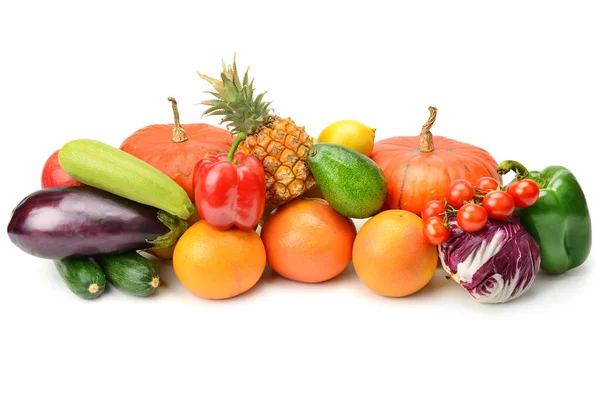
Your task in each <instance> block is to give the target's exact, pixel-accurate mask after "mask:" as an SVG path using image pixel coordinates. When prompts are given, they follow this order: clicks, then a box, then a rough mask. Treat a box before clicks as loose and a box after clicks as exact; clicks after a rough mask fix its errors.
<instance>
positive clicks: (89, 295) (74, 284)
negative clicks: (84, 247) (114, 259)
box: [54, 258, 106, 300]
mask: <svg viewBox="0 0 600 400" xmlns="http://www.w3.org/2000/svg"><path fill="white" fill-rule="evenodd" d="M54 265H56V269H57V270H58V273H59V274H60V276H61V277H62V278H63V281H64V282H65V283H66V284H67V286H68V287H69V289H71V291H72V292H73V293H75V294H76V295H77V296H79V297H81V298H82V299H88V300H90V299H95V298H96V297H98V296H100V295H101V294H102V293H103V292H104V288H105V287H106V275H105V274H104V271H102V268H100V266H99V265H98V264H96V263H95V262H94V260H92V259H90V258H77V259H71V260H55V261H54Z"/></svg>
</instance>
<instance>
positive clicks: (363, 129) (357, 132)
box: [317, 119, 375, 157]
mask: <svg viewBox="0 0 600 400" xmlns="http://www.w3.org/2000/svg"><path fill="white" fill-rule="evenodd" d="M317 141H318V142H319V143H334V144H339V145H340V146H344V147H348V148H350V149H352V150H356V151H358V152H359V153H363V154H364V155H366V156H367V157H369V156H370V155H371V153H372V152H373V146H374V143H375V129H373V128H369V127H368V126H366V125H365V124H363V123H362V122H359V121H355V120H351V119H345V120H341V121H337V122H334V123H333V124H331V125H329V126H328V127H326V128H325V129H323V131H322V132H321V133H320V134H319V137H318V139H317Z"/></svg>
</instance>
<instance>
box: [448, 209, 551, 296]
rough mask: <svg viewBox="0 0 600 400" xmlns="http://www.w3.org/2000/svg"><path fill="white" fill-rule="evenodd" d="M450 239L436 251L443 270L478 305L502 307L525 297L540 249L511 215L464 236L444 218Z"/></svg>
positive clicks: (534, 274) (536, 266) (537, 265)
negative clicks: (479, 303)
mask: <svg viewBox="0 0 600 400" xmlns="http://www.w3.org/2000/svg"><path fill="white" fill-rule="evenodd" d="M448 222H449V225H450V233H451V234H450V239H448V241H447V242H446V243H444V244H442V245H440V246H438V251H439V254H440V260H441V262H442V266H443V267H444V270H445V271H446V272H447V273H448V274H450V276H451V277H452V278H453V279H454V280H455V281H456V282H458V283H459V284H460V285H461V286H462V287H463V288H464V289H465V290H466V291H467V292H468V293H469V294H470V295H471V297H473V299H475V300H476V301H478V302H481V303H504V302H507V301H510V300H513V299H516V298H517V297H519V296H521V295H522V294H523V293H525V292H526V291H527V290H528V289H529V288H530V287H531V284H532V283H533V280H534V278H535V276H536V274H537V272H538V271H539V269H540V249H539V246H538V244H537V242H536V241H535V239H533V237H532V236H531V235H530V234H529V233H528V232H527V231H526V230H525V228H523V226H522V225H521V224H520V223H519V217H517V216H516V215H512V216H510V217H509V218H507V219H505V220H502V221H499V220H493V219H490V220H489V221H488V223H487V224H486V226H485V228H483V229H482V230H481V231H478V232H473V233H469V232H465V231H463V230H462V229H461V228H460V227H459V226H458V224H457V223H456V218H455V217H454V216H452V217H449V218H448Z"/></svg>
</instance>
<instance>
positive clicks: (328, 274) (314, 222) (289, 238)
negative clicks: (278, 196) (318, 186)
mask: <svg viewBox="0 0 600 400" xmlns="http://www.w3.org/2000/svg"><path fill="white" fill-rule="evenodd" d="M261 237H262V239H263V242H264V244H265V248H266V250H267V263H268V264H269V265H270V266H271V268H273V270H274V271H275V272H277V273H278V274H279V275H281V276H284V277H286V278H288V279H292V280H295V281H300V282H307V283H315V282H323V281H326V280H328V279H331V278H334V277H336V276H337V275H339V274H340V273H342V271H343V270H344V269H345V268H346V267H347V266H348V264H349V263H350V260H352V243H353V242H354V238H355V237H356V227H355V226H354V223H353V222H352V220H351V219H349V218H347V217H344V216H343V215H341V214H339V213H338V212H337V211H335V210H334V209H333V208H332V207H331V206H330V205H329V203H327V201H325V200H323V199H313V198H308V199H307V198H301V199H296V200H294V201H292V202H290V203H288V204H286V205H284V206H282V207H280V208H278V209H277V210H276V211H275V212H274V213H273V214H272V215H270V216H269V217H268V218H267V220H266V221H265V224H264V225H263V227H262V231H261Z"/></svg>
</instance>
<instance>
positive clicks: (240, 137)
mask: <svg viewBox="0 0 600 400" xmlns="http://www.w3.org/2000/svg"><path fill="white" fill-rule="evenodd" d="M244 140H246V134H245V133H238V134H237V135H236V137H235V139H234V140H233V143H232V145H231V148H230V149H229V153H227V161H229V162H233V156H234V155H235V152H236V150H237V148H238V146H239V144H240V143H242V142H243V141H244Z"/></svg>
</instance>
